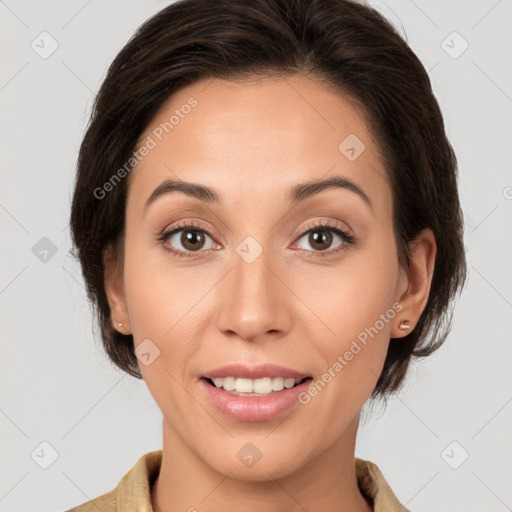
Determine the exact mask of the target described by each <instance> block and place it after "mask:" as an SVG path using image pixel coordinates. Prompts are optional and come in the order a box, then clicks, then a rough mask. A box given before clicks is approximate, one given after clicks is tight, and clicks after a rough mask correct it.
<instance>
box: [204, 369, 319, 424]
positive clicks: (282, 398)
mask: <svg viewBox="0 0 512 512" xmlns="http://www.w3.org/2000/svg"><path fill="white" fill-rule="evenodd" d="M216 375H217V374H216ZM226 375H232V374H226ZM265 375H267V376H268V373H267V374H265ZM280 375H281V376H282V375H283V374H280ZM310 381H311V379H307V380H306V381H304V382H302V383H301V384H298V385H297V386H295V387H293V388H288V389H286V388H285V389H283V390H282V391H275V392H273V393H271V394H270V395H267V396H237V395H232V394H231V393H228V392H227V391H225V390H224V389H222V388H217V387H215V386H212V385H211V384H209V382H208V381H207V380H206V379H205V378H201V379H199V384H200V386H202V389H203V391H204V392H205V393H206V395H207V396H208V397H209V398H210V400H211V401H212V403H213V405H215V407H217V409H218V410H219V411H221V412H222V413H224V414H226V415H227V416H229V417H231V418H233V419H235V420H239V421H268V420H272V419H274V418H276V417H277V416H279V415H280V414H282V413H283V412H284V411H286V410H288V409H290V408H291V407H292V406H293V405H294V404H297V403H298V402H299V395H300V394H301V393H302V392H303V391H305V390H306V389H307V387H308V386H309V384H310Z"/></svg>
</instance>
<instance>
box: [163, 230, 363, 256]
mask: <svg viewBox="0 0 512 512" xmlns="http://www.w3.org/2000/svg"><path fill="white" fill-rule="evenodd" d="M186 230H190V231H200V232H202V233H206V234H207V235H208V236H209V237H210V238H212V237H211V235H210V234H209V233H208V232H207V231H206V230H205V229H203V227H202V226H200V225H199V224H195V223H193V222H185V223H183V224H178V225H177V226H176V227H174V228H173V229H172V230H169V231H164V232H162V233H160V234H159V235H158V238H157V241H158V242H159V243H160V244H162V245H163V246H164V249H165V250H166V251H169V252H170V253H172V254H173V255H174V256H176V257H177V258H195V257H197V254H198V253H199V252H205V251H196V252H185V251H181V250H175V249H171V248H170V247H169V246H168V245H166V244H165V242H166V241H167V240H168V239H169V238H170V237H171V236H172V235H174V234H175V233H178V232H179V231H186ZM310 231H333V232H334V233H335V234H337V235H338V236H339V237H340V238H342V239H343V245H342V246H341V247H340V248H338V249H328V250H325V251H307V252H311V253H313V254H312V255H311V257H313V258H325V257H327V256H331V255H332V254H337V253H340V252H344V251H346V250H348V249H349V247H350V246H354V245H356V244H357V239H356V237H355V236H354V235H351V234H350V233H348V232H347V231H345V230H343V229H341V228H340V227H339V226H337V225H336V224H332V223H330V222H328V221H327V222H316V223H315V224H314V225H312V226H308V227H307V228H305V229H303V230H302V231H301V232H300V233H299V235H298V237H297V240H300V239H301V238H302V237H303V236H304V235H305V234H307V233H309V232H310ZM209 250H210V251H211V250H212V249H209ZM299 250H305V249H299ZM315 253H316V254H315Z"/></svg>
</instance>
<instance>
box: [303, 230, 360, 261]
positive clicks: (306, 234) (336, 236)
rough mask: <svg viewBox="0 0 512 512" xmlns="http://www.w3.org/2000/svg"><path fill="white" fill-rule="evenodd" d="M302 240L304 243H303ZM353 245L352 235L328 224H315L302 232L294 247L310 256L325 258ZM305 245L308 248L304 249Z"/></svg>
mask: <svg viewBox="0 0 512 512" xmlns="http://www.w3.org/2000/svg"><path fill="white" fill-rule="evenodd" d="M303 240H304V241H305V243H303ZM355 243H356V239H355V237H354V235H351V234H349V233H347V232H346V231H345V230H343V229H341V228H339V227H337V226H334V225H332V224H329V223H328V224H317V225H315V226H312V227H310V228H309V229H307V230H304V231H303V232H302V235H301V236H300V238H299V240H298V242H295V244H294V245H295V246H297V247H298V248H299V249H302V250H306V251H307V252H310V253H311V256H324V255H325V256H327V255H331V254H333V253H337V252H339V251H343V250H345V249H348V247H350V246H351V245H354V244H355ZM307 245H309V248H308V247H306V246H307ZM333 245H334V247H333ZM315 253H317V254H315Z"/></svg>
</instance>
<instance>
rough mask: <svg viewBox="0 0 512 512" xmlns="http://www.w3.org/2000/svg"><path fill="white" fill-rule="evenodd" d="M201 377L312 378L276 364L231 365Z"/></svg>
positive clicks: (208, 372)
mask: <svg viewBox="0 0 512 512" xmlns="http://www.w3.org/2000/svg"><path fill="white" fill-rule="evenodd" d="M201 377H203V378H205V379H214V378H216V377H242V378H246V379H261V378H262V377H283V378H285V379H287V378H289V379H295V380H301V379H304V378H306V377H311V375H310V374H307V373H303V372H300V371H297V370H293V369H292V368H285V367H284V366H278V365H275V364H261V365H255V366H249V365H247V364H240V363H238V364H229V365H227V366H222V367H220V368H215V369H213V370H210V371H207V372H206V373H204V374H203V375H201Z"/></svg>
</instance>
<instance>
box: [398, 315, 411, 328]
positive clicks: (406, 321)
mask: <svg viewBox="0 0 512 512" xmlns="http://www.w3.org/2000/svg"><path fill="white" fill-rule="evenodd" d="M408 323H409V319H408V318H402V320H400V324H399V326H398V328H399V329H401V330H402V331H407V330H409V329H410V328H411V326H410V325H405V324H408Z"/></svg>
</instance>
